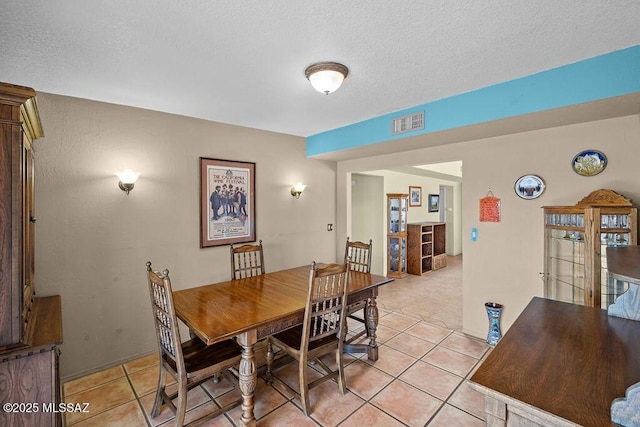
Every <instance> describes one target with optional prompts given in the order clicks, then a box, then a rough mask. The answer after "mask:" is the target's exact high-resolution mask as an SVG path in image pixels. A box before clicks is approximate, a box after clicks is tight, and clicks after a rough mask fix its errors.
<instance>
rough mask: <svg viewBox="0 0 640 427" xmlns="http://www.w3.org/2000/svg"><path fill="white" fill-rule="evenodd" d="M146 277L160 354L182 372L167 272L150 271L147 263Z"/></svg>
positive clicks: (181, 360) (180, 349)
mask: <svg viewBox="0 0 640 427" xmlns="http://www.w3.org/2000/svg"><path fill="white" fill-rule="evenodd" d="M147 277H148V279H149V293H150V295H151V308H152V310H153V319H154V324H155V326H156V335H157V338H158V345H159V347H160V353H161V355H162V356H167V357H169V358H170V359H172V360H173V361H174V362H175V365H176V367H177V368H178V370H182V369H184V366H183V365H184V363H183V362H184V361H183V358H182V346H181V340H180V331H179V330H178V320H177V318H176V312H175V309H174V306H173V293H172V289H171V280H170V279H169V270H164V271H163V272H162V273H160V272H155V271H153V270H152V269H151V263H150V262H147Z"/></svg>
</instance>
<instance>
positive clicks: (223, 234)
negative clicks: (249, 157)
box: [200, 157, 256, 248]
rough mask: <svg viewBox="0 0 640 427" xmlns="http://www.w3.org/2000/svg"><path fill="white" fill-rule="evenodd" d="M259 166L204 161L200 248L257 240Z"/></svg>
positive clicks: (201, 169)
mask: <svg viewBox="0 0 640 427" xmlns="http://www.w3.org/2000/svg"><path fill="white" fill-rule="evenodd" d="M255 187H256V164H255V163H248V162H236V161H233V160H219V159H208V158H205V157H200V247H201V248H208V247H211V246H220V245H229V244H232V243H243V242H254V241H255V240H256V210H255V206H256V195H255Z"/></svg>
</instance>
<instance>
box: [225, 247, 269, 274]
mask: <svg viewBox="0 0 640 427" xmlns="http://www.w3.org/2000/svg"><path fill="white" fill-rule="evenodd" d="M230 252H231V280H236V279H242V278H244V277H253V276H258V275H260V274H264V253H263V251H262V240H260V242H258V244H257V245H242V246H234V245H231V249H230Z"/></svg>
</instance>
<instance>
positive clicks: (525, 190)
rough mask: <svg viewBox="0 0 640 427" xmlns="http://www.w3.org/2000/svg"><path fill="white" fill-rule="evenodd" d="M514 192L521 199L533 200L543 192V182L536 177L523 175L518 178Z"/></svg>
mask: <svg viewBox="0 0 640 427" xmlns="http://www.w3.org/2000/svg"><path fill="white" fill-rule="evenodd" d="M514 190H515V192H516V194H517V195H518V196H519V197H522V198H523V199H527V200H530V199H535V198H537V197H540V195H541V194H542V193H543V192H544V181H543V180H542V178H540V177H539V176H538V175H524V176H521V177H520V178H518V180H517V181H516V185H515V186H514Z"/></svg>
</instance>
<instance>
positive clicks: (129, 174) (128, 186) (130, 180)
mask: <svg viewBox="0 0 640 427" xmlns="http://www.w3.org/2000/svg"><path fill="white" fill-rule="evenodd" d="M116 175H118V178H119V179H120V182H119V183H118V187H120V189H121V190H122V191H124V192H125V193H127V194H129V191H131V190H133V187H134V185H135V183H136V181H137V180H138V177H139V176H140V172H134V171H132V170H131V169H126V170H123V171H121V172H117V173H116Z"/></svg>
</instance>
